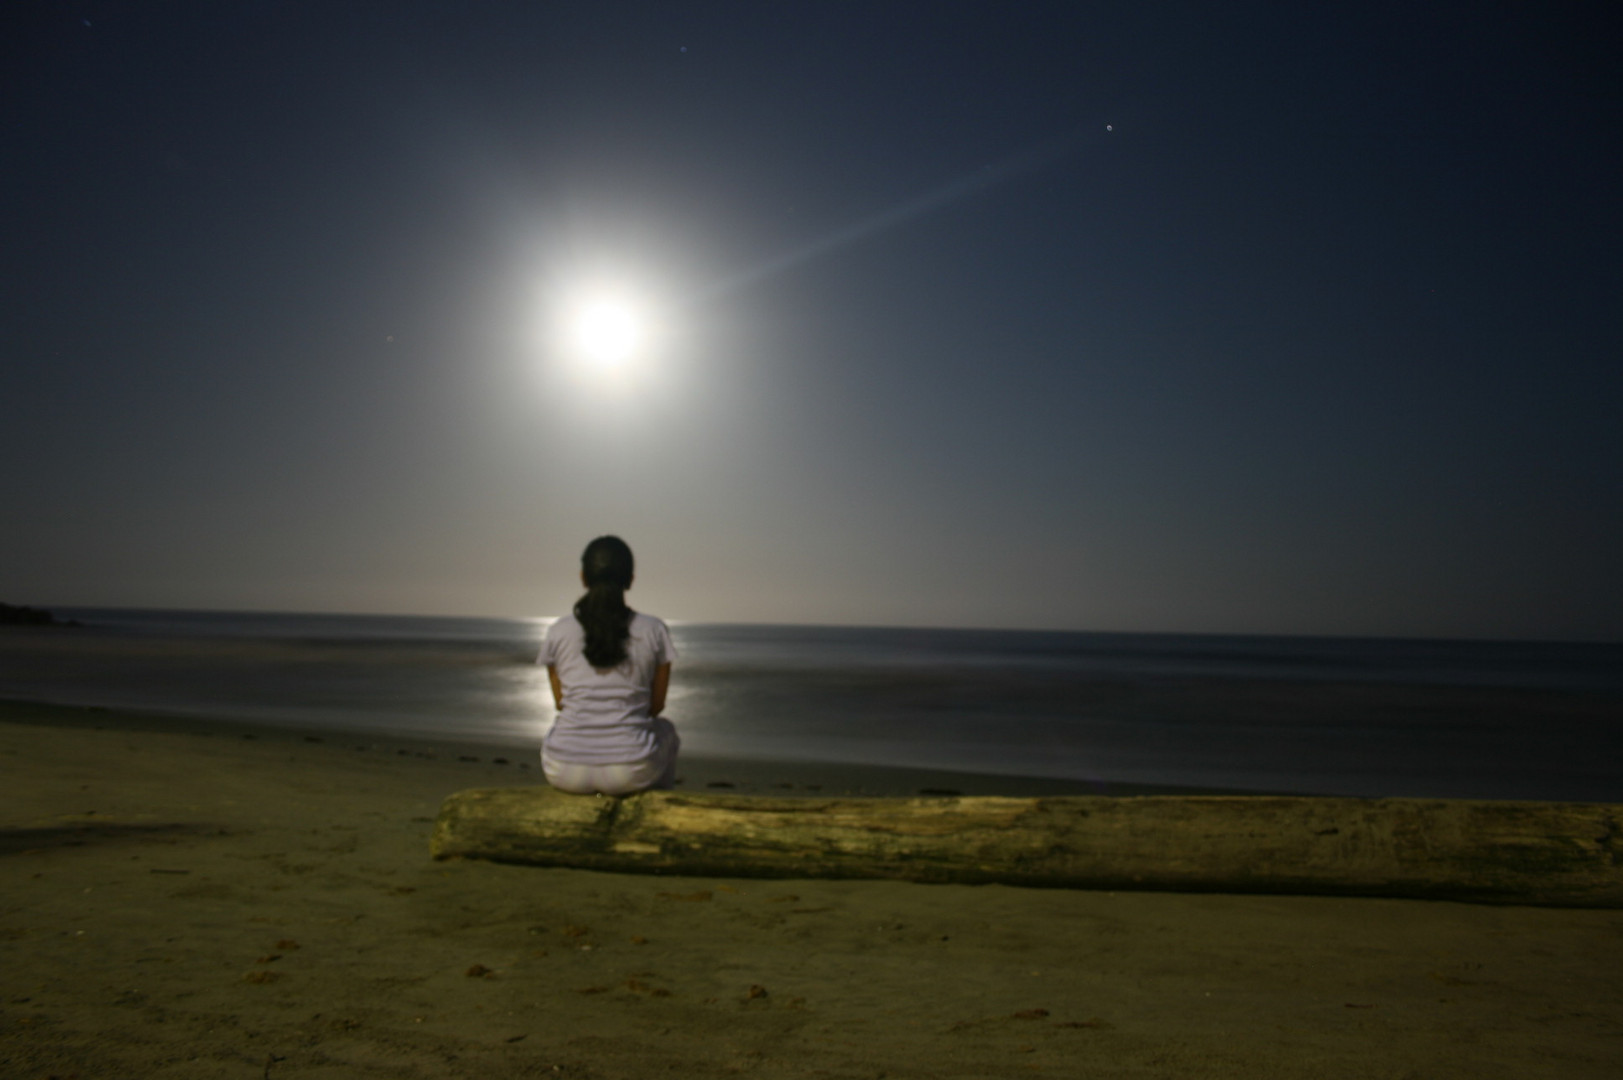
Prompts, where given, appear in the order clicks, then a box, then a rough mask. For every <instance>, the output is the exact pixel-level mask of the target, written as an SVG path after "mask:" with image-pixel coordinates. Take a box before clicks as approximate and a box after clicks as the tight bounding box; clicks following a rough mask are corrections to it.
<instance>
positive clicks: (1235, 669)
mask: <svg viewBox="0 0 1623 1080" xmlns="http://www.w3.org/2000/svg"><path fill="white" fill-rule="evenodd" d="M58 614H59V616H62V617H65V618H73V619H77V620H79V621H80V622H82V623H83V624H84V625H83V626H82V627H78V628H8V629H6V630H4V631H3V632H0V698H8V699H14V700H27V701H43V702H53V703H58V704H66V705H83V706H102V707H107V708H122V709H139V710H147V711H154V712H162V713H167V714H177V715H184V716H190V717H195V718H202V719H214V720H220V721H226V722H233V723H256V724H273V725H282V726H286V727H290V728H299V729H304V730H330V731H335V732H339V731H341V732H350V733H359V734H367V733H370V734H373V735H377V736H385V735H389V736H397V737H414V738H425V739H436V740H447V741H456V742H461V743H479V744H486V745H491V746H500V747H506V748H510V749H512V750H514V751H516V752H520V753H522V752H524V751H526V750H528V751H534V750H535V749H536V748H537V747H538V745H539V742H540V739H541V737H542V736H543V734H544V733H545V732H546V730H547V728H548V727H549V726H550V724H551V722H552V719H553V711H552V703H551V697H550V694H549V693H548V692H547V686H546V673H545V671H544V670H542V669H538V668H537V667H536V666H535V665H534V662H533V661H534V657H535V652H536V647H537V644H538V642H539V641H540V639H541V636H542V635H543V634H544V633H545V630H546V627H547V625H548V623H549V621H550V620H548V619H480V618H432V617H406V616H362V615H294V614H253V613H228V612H183V611H130V610H99V609H59V610H58ZM671 628H672V634H673V637H674V638H675V641H676V646H677V649H678V652H679V654H680V657H679V659H678V660H677V662H676V665H675V670H674V676H673V679H672V690H671V697H670V702H669V705H668V707H667V709H666V715H667V716H670V717H671V718H672V719H673V720H674V721H675V722H676V724H677V726H678V729H679V730H680V732H681V733H682V737H683V746H684V753H689V754H693V755H702V756H706V757H712V758H734V759H757V760H775V761H807V762H810V761H817V762H844V763H852V764H869V765H891V766H907V767H919V768H934V769H948V770H954V771H962V772H974V773H983V774H1004V775H1018V776H1036V777H1054V778H1064V779H1070V780H1082V781H1097V782H1100V783H1105V782H1112V783H1139V784H1157V785H1178V786H1195V787H1211V788H1225V789H1235V790H1252V791H1291V792H1307V793H1315V794H1338V795H1362V796H1400V795H1401V796H1416V797H1456V798H1522V799H1571V800H1584V801H1592V800H1593V801H1623V766H1620V764H1619V751H1620V750H1623V645H1618V644H1577V643H1568V644H1563V643H1548V642H1484V641H1434V640H1398V639H1372V638H1358V639H1352V638H1313V637H1255V636H1223V635H1181V634H1112V633H1062V632H1045V631H1011V630H941V629H885V628H864V627H824V626H753V625H750V626H744V625H711V624H692V623H672V625H671Z"/></svg>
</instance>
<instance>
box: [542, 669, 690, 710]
mask: <svg viewBox="0 0 1623 1080" xmlns="http://www.w3.org/2000/svg"><path fill="white" fill-rule="evenodd" d="M554 684H556V676H555V677H554ZM670 688H671V665H669V664H661V665H659V667H658V668H656V669H655V670H654V688H653V690H651V691H650V692H649V694H648V715H649V716H658V715H659V714H660V713H662V712H664V711H665V692H666V691H667V690H669V689H670Z"/></svg>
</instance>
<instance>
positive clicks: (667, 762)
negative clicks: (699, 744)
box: [541, 716, 682, 795]
mask: <svg viewBox="0 0 1623 1080" xmlns="http://www.w3.org/2000/svg"><path fill="white" fill-rule="evenodd" d="M653 726H654V752H653V753H652V754H650V755H649V756H648V757H646V758H644V759H643V760H641V761H628V762H625V763H623V764H619V763H617V764H614V765H577V764H575V763H574V762H572V761H558V760H556V759H554V758H553V757H552V755H551V754H548V753H547V744H546V743H545V742H543V743H542V744H541V771H542V772H543V773H545V774H546V777H547V783H549V784H551V785H552V786H553V787H555V788H557V789H558V790H559V791H567V792H569V793H570V794H571V795H630V794H632V793H633V792H638V791H647V790H648V789H649V788H669V787H672V786H673V785H675V783H676V752H677V751H678V750H679V749H681V747H682V740H681V739H679V738H677V735H676V725H674V724H672V723H671V722H670V721H669V720H667V719H665V718H664V717H663V716H656V717H655V718H654V725H653Z"/></svg>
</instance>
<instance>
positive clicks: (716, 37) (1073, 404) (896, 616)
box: [0, 0, 1623, 640]
mask: <svg viewBox="0 0 1623 1080" xmlns="http://www.w3.org/2000/svg"><path fill="white" fill-rule="evenodd" d="M1606 9H1607V5H1599V4H1596V5H1592V6H1590V7H1588V8H1581V7H1563V6H1561V5H1547V4H1515V5H1509V4H1505V5H1498V4H1492V3H1487V4H1481V3H1476V4H1459V5H1444V4H1430V5H1427V4H1420V5H1416V4H1408V3H1406V4H1393V5H1381V4H1373V3H1364V4H1354V5H1317V4H1277V5H1247V4H1189V5H1132V4H1128V5H1119V4H1118V5H1087V4H1081V3H1055V4H1012V5H1005V4H990V3H988V4H964V3H918V4H835V3H827V4H815V5H795V4H776V3H770V4H769V3H760V2H755V3H740V4H705V3H691V4H689V3H647V4H615V3H591V4H585V3H581V4H547V3H518V2H512V3H504V2H467V3H449V2H447V3H412V2H401V0H389V2H322V3H296V2H295V3H287V2H269V0H256V2H248V0H244V2H229V0H211V2H208V3H134V2H126V3H112V2H109V3H71V2H59V3H43V4H25V5H8V7H7V14H6V15H5V16H4V19H5V26H4V28H3V30H0V41H3V42H4V44H3V46H0V48H3V50H4V55H3V57H0V61H3V64H0V72H3V73H0V87H3V95H0V121H3V132H4V136H3V151H0V152H3V154H4V161H3V164H0V274H3V276H4V281H3V288H0V334H3V336H0V342H3V348H4V352H3V358H0V410H3V412H0V415H3V421H0V514H3V515H4V521H5V525H4V527H3V528H0V600H7V601H10V602H12V603H30V604H40V605H46V606H51V605H63V606H73V605H118V606H143V607H199V608H229V609H261V610H296V611H354V612H399V613H423V614H484V615H547V614H558V613H560V612H561V611H562V610H564V609H565V608H566V606H567V605H568V604H569V603H570V602H572V600H573V598H574V596H575V594H576V593H577V592H578V586H577V584H576V582H575V579H574V575H575V573H576V570H577V567H578V561H577V560H578V557H579V553H580V549H581V548H582V547H583V546H584V544H585V542H586V541H587V540H589V539H590V538H591V537H593V536H595V535H597V534H599V533H604V532H616V533H619V534H620V535H622V536H624V537H625V538H626V539H627V540H628V541H629V542H630V543H631V545H632V547H633V548H634V549H635V550H636V552H637V555H638V559H639V570H640V573H641V577H640V578H639V581H638V584H637V588H636V589H635V590H634V591H633V593H632V596H631V601H632V603H633V604H634V605H635V606H638V607H641V608H644V609H646V610H649V611H652V612H654V613H656V614H659V615H663V616H665V617H667V618H670V619H673V620H702V621H752V622H789V623H812V622H816V623H840V624H882V625H939V626H986V627H1034V628H1035V627H1051V628H1066V629H1085V630H1125V631H1140V630H1141V631H1198V632H1208V631H1209V632H1234V633H1312V634H1378V635H1419V636H1458V637H1510V638H1558V639H1562V638H1566V639H1605V640H1617V639H1623V555H1620V554H1619V553H1620V552H1623V420H1620V417H1623V299H1620V298H1623V272H1620V271H1623V209H1620V208H1623V199H1620V197H1619V188H1620V182H1619V181H1620V179H1623V168H1620V165H1623V153H1620V149H1623V143H1620V133H1623V90H1620V87H1623V69H1620V66H1619V61H1618V50H1617V47H1616V41H1617V39H1616V36H1615V32H1614V29H1613V28H1612V27H1611V26H1610V25H1608V24H1607V22H1606V21H1605V19H1604V12H1605V11H1606ZM1586 12H1587V13H1588V14H1586ZM604 289H608V290H612V291H613V292H614V294H615V295H617V296H619V297H620V298H621V299H622V300H624V301H626V302H628V303H631V304H633V305H635V307H634V308H633V309H632V311H633V315H635V316H636V317H637V318H639V319H642V320H644V321H643V322H642V323H640V324H639V325H640V326H641V327H642V330H641V331H640V333H641V334H642V338H641V339H640V347H639V348H637V349H636V350H634V351H632V352H631V353H630V354H629V355H627V356H625V357H624V358H622V359H621V360H620V362H619V363H618V364H616V365H603V364H598V365H594V364H593V363H592V362H591V361H590V358H589V357H588V356H586V355H585V354H583V353H582V351H581V350H580V349H578V348H575V347H574V346H573V345H572V344H571V342H570V341H568V340H566V337H565V335H564V332H563V331H562V330H561V329H560V327H563V326H566V325H568V324H569V321H570V320H571V319H572V318H573V317H574V316H575V314H577V313H578V311H579V310H580V305H581V304H582V303H584V302H586V301H587V300H588V299H589V298H590V297H591V296H594V295H597V291H598V290H604Z"/></svg>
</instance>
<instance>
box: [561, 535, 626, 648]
mask: <svg viewBox="0 0 1623 1080" xmlns="http://www.w3.org/2000/svg"><path fill="white" fill-rule="evenodd" d="M580 569H581V577H583V578H584V579H585V581H586V595H585V596H583V597H581V598H580V599H579V600H577V601H576V602H575V618H576V620H577V621H579V623H580V625H581V629H582V630H584V631H585V632H586V646H585V649H584V650H583V651H584V652H585V654H586V662H587V663H589V664H591V665H592V666H593V667H595V668H612V667H617V666H618V665H619V664H620V663H621V662H622V661H624V660H625V658H626V655H627V654H626V641H627V640H628V639H629V638H630V636H631V609H630V608H629V607H627V606H626V590H627V589H629V588H631V575H632V572H633V570H634V565H633V562H632V559H631V548H630V547H628V546H627V545H626V542H625V541H624V540H621V539H620V538H619V537H618V536H600V537H598V538H597V539H596V540H593V541H592V542H591V543H590V544H587V545H586V551H585V552H584V553H583V554H582V555H581V557H580Z"/></svg>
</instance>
